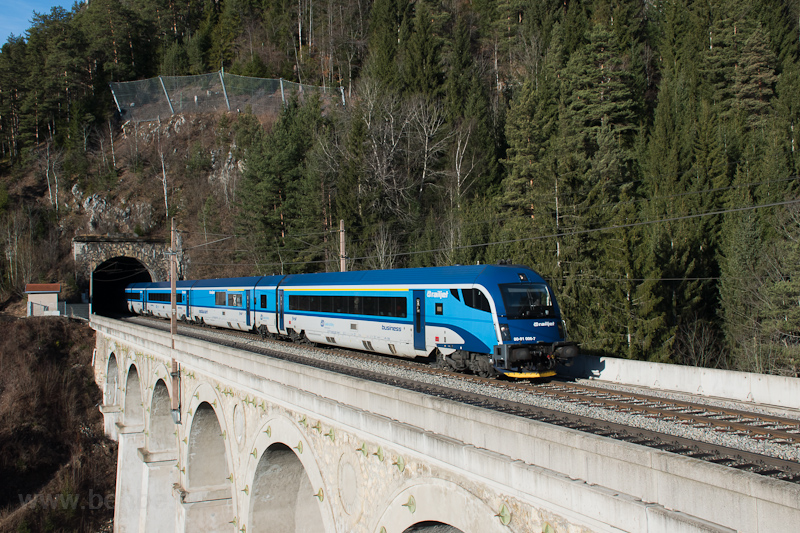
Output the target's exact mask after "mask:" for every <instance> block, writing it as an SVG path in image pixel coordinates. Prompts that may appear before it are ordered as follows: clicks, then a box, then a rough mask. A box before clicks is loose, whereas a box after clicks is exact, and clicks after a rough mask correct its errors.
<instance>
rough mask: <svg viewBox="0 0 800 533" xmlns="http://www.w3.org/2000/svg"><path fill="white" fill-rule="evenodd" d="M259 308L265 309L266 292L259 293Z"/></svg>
mask: <svg viewBox="0 0 800 533" xmlns="http://www.w3.org/2000/svg"><path fill="white" fill-rule="evenodd" d="M261 308H262V309H266V308H267V295H266V294H262V295H261Z"/></svg>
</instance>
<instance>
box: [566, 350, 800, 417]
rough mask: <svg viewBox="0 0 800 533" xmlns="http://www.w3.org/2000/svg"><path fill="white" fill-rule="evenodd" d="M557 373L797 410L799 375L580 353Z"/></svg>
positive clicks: (799, 401) (799, 394) (799, 389)
mask: <svg viewBox="0 0 800 533" xmlns="http://www.w3.org/2000/svg"><path fill="white" fill-rule="evenodd" d="M559 373H560V374H562V375H566V376H571V377H574V378H581V379H596V380H601V381H609V382H612V383H620V384H625V385H636V386H642V387H651V388H654V389H665V390H672V391H677V392H685V393H689V394H701V395H703V396H709V397H717V398H725V399H730V400H736V401H742V402H752V403H758V404H764V405H773V406H777V407H784V408H787V409H800V378H791V377H784V376H771V375H767V374H755V373H752V372H734V371H731V370H718V369H715V368H699V367H693V366H683V365H669V364H664V363H649V362H647V361H632V360H629V359H616V358H613V357H595V356H591V355H581V356H579V357H577V358H576V359H575V362H574V364H573V365H572V366H570V367H559Z"/></svg>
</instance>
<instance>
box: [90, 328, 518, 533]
mask: <svg viewBox="0 0 800 533" xmlns="http://www.w3.org/2000/svg"><path fill="white" fill-rule="evenodd" d="M97 357H98V360H99V364H98V365H97V366H96V368H99V369H101V370H100V375H98V376H97V377H98V381H99V382H100V383H101V384H102V385H103V401H104V405H103V406H102V408H101V411H103V412H104V413H105V414H106V415H107V416H109V415H116V420H115V424H114V426H115V429H116V437H117V438H118V440H119V442H120V448H119V461H118V468H119V469H120V470H119V471H118V476H117V495H116V498H117V506H116V511H115V513H116V515H115V528H116V529H118V530H121V531H122V530H124V531H133V530H146V531H157V532H178V531H200V530H202V531H249V532H259V531H273V532H278V533H299V532H309V533H326V532H335V531H342V530H343V529H342V521H343V520H345V521H348V522H351V523H352V524H357V525H358V527H355V528H354V529H351V527H350V526H345V527H344V530H353V531H374V532H376V533H379V532H382V531H385V532H386V533H390V532H396V533H404V532H406V531H408V532H428V533H434V532H435V533H459V532H460V531H461V532H463V531H468V530H473V529H472V528H470V527H467V525H468V524H466V521H468V520H470V519H471V517H472V512H470V513H467V514H466V515H464V516H462V517H461V518H460V519H459V518H457V516H456V514H457V513H456V514H453V513H450V512H448V511H447V509H448V508H449V507H450V505H449V503H448V502H451V501H452V499H453V497H456V498H459V499H461V500H463V502H464V504H466V505H469V506H472V507H473V508H475V509H476V510H478V511H486V512H485V513H484V514H486V517H485V521H486V522H487V523H486V524H485V525H486V526H487V528H486V529H481V531H488V532H491V531H501V530H503V529H499V528H497V527H492V525H493V524H492V521H494V522H497V523H496V524H494V526H499V522H498V521H497V519H496V518H493V517H494V514H495V513H494V512H491V509H490V508H489V506H488V505H487V504H486V503H485V502H483V501H482V500H480V498H478V497H477V496H474V495H472V494H471V493H469V492H468V491H464V490H463V489H462V488H460V487H459V486H458V485H457V484H454V483H442V482H440V481H438V480H436V479H434V478H429V477H425V476H419V477H414V478H410V480H409V481H407V482H406V483H404V484H403V485H401V486H400V487H399V488H398V490H395V491H393V492H386V493H385V497H384V498H383V500H382V502H381V503H380V506H379V511H380V512H378V513H375V512H374V510H372V509H370V505H369V504H368V503H365V500H366V499H367V498H365V496H367V495H368V494H369V492H370V491H371V490H372V489H370V488H369V487H367V486H364V483H365V480H369V479H375V480H377V479H380V478H381V477H385V476H389V477H391V478H398V476H399V477H400V478H402V477H408V476H407V474H408V472H406V476H403V473H402V472H400V470H399V469H398V466H397V459H396V460H395V461H392V460H390V459H389V458H388V457H386V458H384V457H383V456H382V452H379V451H377V450H378V447H375V451H373V452H371V453H365V452H364V449H365V448H366V447H368V446H369V445H368V444H366V443H363V442H362V443H361V446H359V445H358V441H357V439H356V437H355V436H352V435H347V434H344V433H342V432H341V431H337V430H336V429H335V428H333V427H330V426H327V425H326V424H325V423H324V422H323V421H322V420H310V419H309V418H308V417H307V416H303V415H300V414H299V413H297V412H294V411H293V410H291V409H286V408H285V407H284V406H281V405H277V404H272V403H270V402H267V401H265V400H260V399H257V398H255V397H250V396H249V395H246V396H245V397H244V398H243V397H241V395H239V394H236V393H234V392H233V391H232V390H231V389H230V388H229V387H227V386H225V385H223V384H222V383H219V382H214V381H209V380H207V379H197V378H198V377H199V376H197V375H196V374H195V372H193V371H186V372H182V373H181V380H180V383H181V385H180V387H181V390H180V391H177V393H178V394H179V395H180V396H181V423H180V424H175V422H174V420H173V418H172V416H171V409H170V407H171V403H170V398H171V396H172V394H175V393H176V391H174V390H173V387H172V382H171V380H170V379H169V370H168V368H167V365H166V364H165V362H164V361H161V360H159V359H157V358H154V357H152V356H149V355H146V354H144V353H141V352H137V351H136V350H134V349H132V348H131V347H129V346H125V345H121V344H117V343H116V342H111V343H109V344H107V345H105V346H103V348H102V349H101V350H98V353H97ZM331 448H334V449H335V450H332V449H331ZM388 455H389V453H388V451H387V456H388ZM379 456H380V459H379ZM331 457H335V458H336V460H335V461H333V462H331ZM122 470H124V474H123V473H122ZM412 493H413V494H414V495H415V496H416V497H417V498H418V499H419V503H418V504H417V505H418V506H419V507H418V508H419V511H417V510H416V509H415V512H414V513H411V512H409V510H408V506H407V505H406V500H408V499H409V497H410V495H411V494H412ZM420 495H422V497H420ZM412 499H413V498H412ZM400 500H404V501H403V502H401V501H400ZM406 515H407V516H406ZM389 524H391V526H388V525H389ZM465 524H466V525H465ZM465 527H466V529H465ZM504 531H508V530H507V529H505V530H504Z"/></svg>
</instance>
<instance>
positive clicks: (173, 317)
mask: <svg viewBox="0 0 800 533" xmlns="http://www.w3.org/2000/svg"><path fill="white" fill-rule="evenodd" d="M176 241H177V239H176V238H175V217H172V231H171V236H170V249H169V256H170V260H169V289H170V295H169V299H170V303H171V304H172V312H171V313H170V319H169V325H170V333H171V335H172V349H173V350H174V349H175V335H176V334H177V333H178V320H177V319H178V302H177V300H178V299H177V295H176V294H175V292H176V291H175V286H176V280H175V278H176V277H177V274H178V268H177V265H176V262H177V260H178V251H177V250H176V247H177V246H176Z"/></svg>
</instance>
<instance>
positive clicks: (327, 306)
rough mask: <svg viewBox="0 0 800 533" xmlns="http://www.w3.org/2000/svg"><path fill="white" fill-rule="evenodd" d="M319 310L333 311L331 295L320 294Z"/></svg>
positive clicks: (324, 311)
mask: <svg viewBox="0 0 800 533" xmlns="http://www.w3.org/2000/svg"><path fill="white" fill-rule="evenodd" d="M319 299H320V309H319V310H320V311H322V312H323V313H333V296H320V297H319Z"/></svg>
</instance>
